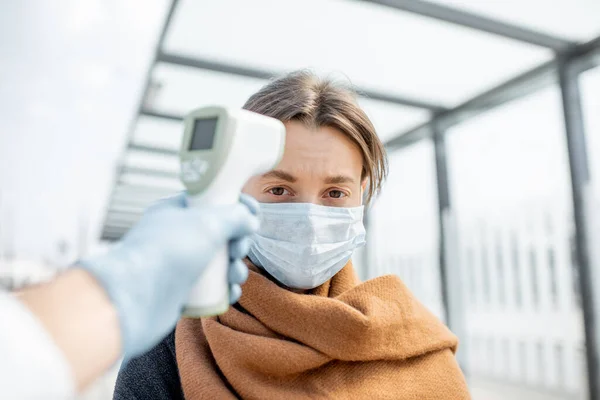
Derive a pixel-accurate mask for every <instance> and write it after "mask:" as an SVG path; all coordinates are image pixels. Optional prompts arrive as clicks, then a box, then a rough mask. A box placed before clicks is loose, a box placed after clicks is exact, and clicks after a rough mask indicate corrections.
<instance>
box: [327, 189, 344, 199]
mask: <svg viewBox="0 0 600 400" xmlns="http://www.w3.org/2000/svg"><path fill="white" fill-rule="evenodd" d="M345 196H346V193H344V192H342V191H341V190H330V191H329V197H331V198H333V199H341V198H342V197H345Z"/></svg>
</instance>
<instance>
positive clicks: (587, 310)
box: [0, 0, 600, 400]
mask: <svg viewBox="0 0 600 400" xmlns="http://www.w3.org/2000/svg"><path fill="white" fill-rule="evenodd" d="M0 50H1V51H2V56H1V57H0V79H1V80H0V285H1V286H3V287H5V288H12V289H14V288H19V287H22V286H24V285H27V284H31V283H35V282H40V281H44V280H46V279H49V278H50V277H52V276H54V275H55V274H56V273H58V272H59V271H60V270H61V269H63V268H65V267H66V266H68V265H69V264H71V263H73V262H74V261H75V260H77V259H78V258H79V257H82V256H85V255H88V254H91V253H94V252H101V251H103V249H105V248H107V246H110V245H111V243H113V242H114V241H115V240H118V239H119V238H120V237H121V236H122V235H123V234H124V233H125V232H126V231H127V229H128V228H129V227H130V226H131V225H132V224H133V223H134V222H135V221H136V220H137V218H139V216H140V213H141V212H142V210H143V209H144V208H145V207H146V206H147V205H148V204H149V203H150V202H152V201H153V200H155V199H157V198H159V197H162V196H164V195H168V194H171V193H173V192H175V191H178V190H180V189H181V188H182V186H181V185H180V183H179V181H178V179H177V174H178V159H177V156H176V153H177V149H178V146H179V141H180V140H181V136H182V133H183V131H182V125H181V117H182V115H184V114H185V113H186V112H187V111H189V110H191V109H192V108H195V107H197V106H201V105H205V104H208V103H218V104H224V105H227V106H232V107H241V106H242V104H243V103H244V101H245V100H246V99H247V98H248V97H249V96H250V95H251V94H252V93H254V92H255V91H256V90H258V89H259V88H260V87H261V86H262V85H264V84H265V83H266V82H267V81H268V79H269V78H271V77H273V76H276V75H278V74H280V73H284V72H286V71H290V70H294V69H298V68H310V69H313V70H314V71H316V72H318V73H319V74H322V75H324V76H334V77H338V78H340V79H344V80H349V81H350V82H351V83H352V84H354V85H355V86H356V87H357V89H358V90H359V92H360V93H361V97H360V99H359V101H360V103H361V105H362V106H363V108H364V109H365V110H366V112H367V114H368V115H369V116H370V117H371V119H372V121H373V123H374V124H375V126H376V128H377V130H378V133H379V135H380V136H381V139H382V140H383V141H384V142H385V143H386V146H387V148H388V152H389V160H390V175H389V179H388V181H387V183H386V185H385V187H384V190H383V193H382V194H381V196H380V197H379V198H378V199H377V200H376V201H375V202H374V204H373V205H372V207H371V209H370V211H369V213H368V215H367V226H368V235H369V240H368V243H369V245H368V246H367V247H366V248H364V249H362V250H361V251H360V253H358V254H356V255H355V263H356V264H357V265H358V267H359V271H360V273H361V275H362V277H363V278H365V279H367V278H371V277H374V276H378V275H382V274H397V275H399V276H400V277H401V278H402V279H403V280H404V282H405V283H406V284H407V285H408V286H409V287H410V288H411V289H412V290H413V291H414V293H415V294H416V295H417V296H418V297H419V298H420V299H421V300H422V301H423V302H424V303H425V304H426V305H427V306H428V307H429V308H430V309H431V310H432V311H433V312H434V313H436V314H437V315H438V316H439V317H440V318H442V319H443V320H444V321H445V322H446V323H447V324H448V325H449V326H450V327H451V329H452V330H453V331H454V332H455V333H456V334H458V335H459V337H460V339H461V347H460V350H459V353H458V355H457V356H458V359H459V362H460V363H461V366H462V367H463V369H464V370H465V372H466V374H467V376H468V380H469V383H470V386H471V388H472V391H473V396H474V398H475V399H476V400H486V399H489V400H495V399H516V400H519V399H528V400H529V399H533V400H535V399H600V389H598V388H597V385H598V384H599V383H598V377H599V376H600V374H599V372H598V368H599V366H598V360H599V359H600V326H598V327H597V326H596V323H595V321H600V257H599V255H600V254H599V252H598V249H597V248H598V243H600V242H599V240H600V236H599V235H598V234H599V233H600V229H599V228H600V218H599V217H598V215H599V213H600V207H599V206H600V1H598V0H570V1H567V0H555V1H552V2H548V1H544V0H494V1H482V0H435V1H432V2H425V1H419V0H378V1H366V0H365V1H359V0H303V1H292V0H219V1H208V0H205V1H200V0H179V1H177V0H176V1H171V0H56V1H53V2H48V1H44V0H26V1H10V0H9V1H3V2H2V3H0ZM590 360H591V361H593V362H592V363H589V362H588V361H590ZM114 376H115V371H113V372H111V373H110V374H109V375H108V376H107V377H106V379H104V380H103V381H102V382H99V383H98V384H97V385H95V386H94V387H93V388H91V389H90V390H89V392H88V393H86V394H85V395H84V396H82V398H83V399H90V400H92V399H109V398H111V396H112V387H113V384H114ZM588 377H590V378H588Z"/></svg>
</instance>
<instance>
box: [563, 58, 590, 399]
mask: <svg viewBox="0 0 600 400" xmlns="http://www.w3.org/2000/svg"><path fill="white" fill-rule="evenodd" d="M579 72H580V71H577V70H575V69H574V68H572V66H571V64H570V63H569V62H568V60H567V59H566V58H559V69H558V75H559V82H560V89H561V94H562V103H563V111H564V118H565V131H566V139H567V149H568V153H569V166H570V173H571V185H572V196H573V218H574V224H575V251H576V260H577V268H578V270H579V284H580V288H581V289H580V290H581V304H582V309H583V318H584V332H585V344H586V361H587V373H588V379H587V381H588V388H589V392H588V396H589V399H590V400H600V365H599V364H600V330H599V329H598V323H599V321H600V270H599V267H600V265H598V261H599V260H598V259H597V258H595V254H594V252H593V246H597V245H598V243H597V241H596V240H595V239H598V238H596V237H594V236H595V235H594V228H595V226H594V224H595V223H596V222H597V219H596V218H595V213H597V211H596V210H595V209H594V208H593V204H592V190H591V188H592V186H591V179H590V171H589V160H588V153H587V144H586V138H585V130H584V122H583V121H584V120H583V111H582V108H581V93H580V91H579V81H578V78H579Z"/></svg>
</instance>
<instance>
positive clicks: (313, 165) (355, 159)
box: [243, 121, 366, 207]
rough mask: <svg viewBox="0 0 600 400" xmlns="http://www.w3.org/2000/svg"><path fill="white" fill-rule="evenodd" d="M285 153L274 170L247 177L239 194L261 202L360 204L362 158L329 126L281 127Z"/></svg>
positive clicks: (349, 143)
mask: <svg viewBox="0 0 600 400" xmlns="http://www.w3.org/2000/svg"><path fill="white" fill-rule="evenodd" d="M285 126H286V133H287V134H286V139H285V152H284V154H283V158H282V160H281V162H280V163H279V164H278V165H277V167H276V168H275V169H274V170H273V171H271V172H269V173H267V174H264V175H259V176H255V177H252V178H250V180H249V181H248V182H246V185H245V186H244V189H243V192H244V193H247V194H249V195H251V196H253V197H254V198H256V199H257V200H258V201H259V202H261V203H313V204H319V205H323V206H330V207H356V206H360V205H361V204H362V191H363V190H364V187H365V184H366V182H361V174H362V169H363V159H362V155H361V153H360V150H359V149H358V147H357V146H356V145H355V144H354V143H353V142H352V141H351V140H350V139H349V138H347V137H346V135H344V134H343V133H342V132H340V131H339V130H337V129H335V128H331V127H326V126H324V127H320V128H317V129H316V130H315V129H312V128H307V127H305V126H304V125H303V124H302V123H300V122H297V121H290V122H287V123H286V124H285Z"/></svg>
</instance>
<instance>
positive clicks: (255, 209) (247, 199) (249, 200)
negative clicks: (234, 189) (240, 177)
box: [240, 193, 260, 215]
mask: <svg viewBox="0 0 600 400" xmlns="http://www.w3.org/2000/svg"><path fill="white" fill-rule="evenodd" d="M240 203H242V204H243V205H245V206H246V207H248V209H249V210H250V212H251V213H252V214H254V215H258V213H259V211H260V205H259V204H258V201H256V199H255V198H254V197H252V196H250V195H249V194H245V193H242V194H241V195H240Z"/></svg>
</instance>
